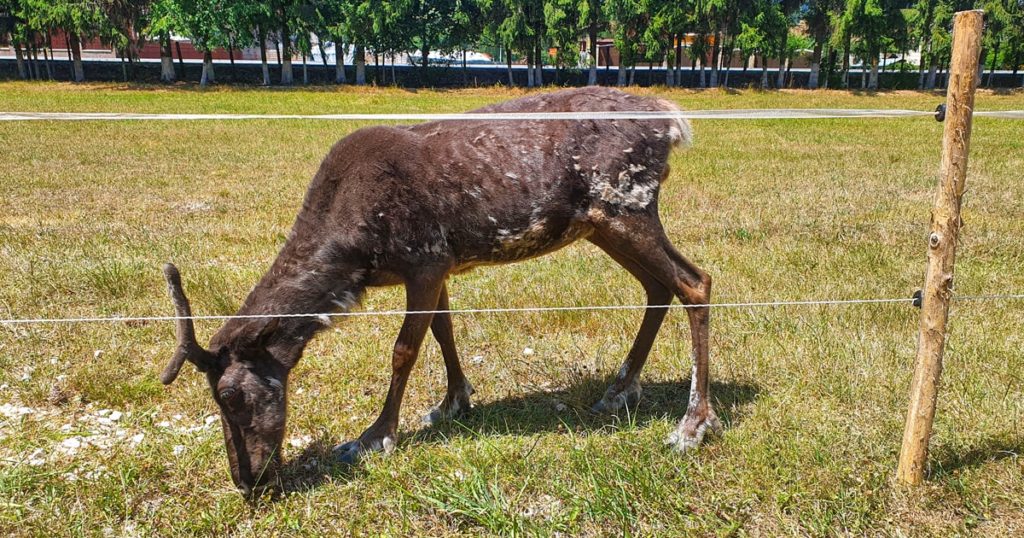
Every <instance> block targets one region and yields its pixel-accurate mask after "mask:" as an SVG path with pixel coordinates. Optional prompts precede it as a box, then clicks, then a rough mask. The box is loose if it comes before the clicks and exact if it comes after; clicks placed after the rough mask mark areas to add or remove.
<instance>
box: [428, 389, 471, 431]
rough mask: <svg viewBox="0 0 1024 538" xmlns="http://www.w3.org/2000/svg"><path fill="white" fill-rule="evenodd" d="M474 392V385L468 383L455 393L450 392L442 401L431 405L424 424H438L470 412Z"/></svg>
mask: <svg viewBox="0 0 1024 538" xmlns="http://www.w3.org/2000/svg"><path fill="white" fill-rule="evenodd" d="M473 392H474V391H473V387H471V386H469V384H468V383H467V384H466V387H465V388H464V389H463V390H462V391H460V392H456V393H454V394H453V393H451V392H449V393H448V394H447V395H445V397H444V399H443V400H441V402H440V403H438V404H437V405H435V406H434V407H431V408H430V411H428V412H427V414H426V415H424V416H423V425H424V426H436V425H437V424H440V423H442V422H446V421H449V420H452V419H454V418H457V417H460V416H462V415H464V414H466V413H468V412H469V410H470V409H472V408H473V405H472V404H471V403H470V400H469V397H470V396H471V395H472V394H473Z"/></svg>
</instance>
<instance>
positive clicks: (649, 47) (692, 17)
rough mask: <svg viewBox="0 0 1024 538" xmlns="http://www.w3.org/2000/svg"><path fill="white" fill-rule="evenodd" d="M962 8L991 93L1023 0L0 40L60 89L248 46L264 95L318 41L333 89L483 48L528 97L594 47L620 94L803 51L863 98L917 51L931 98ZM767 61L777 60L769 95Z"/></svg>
mask: <svg viewBox="0 0 1024 538" xmlns="http://www.w3.org/2000/svg"><path fill="white" fill-rule="evenodd" d="M972 8H978V9H984V10H985V12H986V27H985V35H984V58H983V62H984V66H985V70H986V71H987V78H986V79H984V83H985V84H989V85H991V84H993V83H994V81H995V79H996V75H995V71H996V70H999V69H1009V70H1013V71H1014V72H1015V73H1016V72H1017V71H1019V69H1020V67H1021V65H1022V63H1024V0H0V40H3V41H4V42H7V43H10V44H12V45H13V46H14V50H15V53H16V57H17V59H18V66H19V73H20V74H21V75H22V76H28V75H27V71H26V59H27V58H29V57H31V58H32V59H33V62H35V60H34V58H35V55H36V52H37V51H38V50H39V48H40V47H43V48H45V46H46V43H47V42H48V41H49V36H50V35H51V34H52V33H55V32H59V33H61V34H65V35H67V36H68V38H69V42H70V49H71V56H72V58H73V65H74V67H73V75H72V78H73V80H83V79H84V77H85V74H84V71H83V69H82V62H81V43H82V42H83V41H84V40H88V39H94V38H100V39H101V40H103V41H104V42H105V43H106V44H108V45H110V46H112V47H113V48H114V49H116V50H117V52H118V53H119V55H120V56H121V57H122V58H124V59H125V60H126V61H127V63H128V65H129V66H131V65H132V62H133V60H134V59H135V58H136V57H137V50H138V47H139V45H140V44H141V40H142V39H152V40H156V41H159V43H160V48H161V57H162V60H163V62H162V66H161V78H162V79H163V80H165V81H168V82H169V81H172V80H174V79H175V71H174V65H173V62H172V50H171V44H172V42H171V39H172V36H175V35H177V36H184V37H187V38H188V39H190V40H191V41H192V44H193V45H194V46H195V47H196V48H197V49H198V50H200V51H202V52H203V53H204V56H205V59H206V60H207V61H206V62H204V63H205V66H204V70H203V75H202V77H201V83H202V84H204V85H205V84H208V83H209V82H212V80H213V63H212V52H213V50H214V49H219V48H227V49H228V51H229V54H231V58H232V61H233V58H234V56H233V51H234V50H237V49H239V48H242V47H250V46H258V47H259V48H260V50H261V57H262V58H263V72H264V83H265V84H269V83H270V73H269V67H268V62H267V53H266V44H267V43H268V41H273V42H275V43H280V45H281V55H280V58H281V64H282V65H281V79H280V80H281V82H282V83H284V84H289V83H291V80H292V69H291V60H292V57H293V55H295V53H294V52H293V51H297V52H298V53H300V54H301V55H302V56H303V58H304V59H305V58H308V57H309V56H310V55H311V53H312V52H313V50H312V49H313V48H314V47H315V46H317V45H319V46H320V47H321V48H320V52H321V53H323V52H325V51H324V49H323V44H324V43H334V44H335V51H336V56H337V59H338V60H337V61H338V64H337V77H336V80H337V81H338V82H339V83H341V82H347V78H346V72H345V69H344V61H345V58H346V51H350V50H352V51H353V52H354V54H353V56H354V58H355V60H354V62H355V64H356V82H357V83H364V82H365V81H366V73H365V60H366V58H367V56H370V57H372V58H380V57H382V55H383V56H385V57H391V58H394V57H395V56H396V55H401V54H404V53H407V52H409V53H412V55H413V57H414V58H419V60H417V61H418V63H419V65H420V68H421V69H420V73H421V77H422V79H421V80H423V81H424V82H426V81H427V80H428V79H427V74H428V64H429V62H428V61H426V60H427V59H428V58H429V57H430V55H431V53H437V52H442V53H444V54H445V55H453V54H454V55H456V56H457V55H458V54H459V53H462V54H463V58H464V57H465V56H464V53H465V51H466V50H468V49H471V48H476V47H479V46H482V45H488V46H493V47H496V48H497V49H498V51H500V55H501V56H502V57H503V58H504V59H505V61H506V62H507V64H508V70H509V83H510V84H512V83H514V82H515V77H514V76H513V69H512V62H513V59H515V60H516V61H521V62H522V61H525V62H524V63H526V64H527V67H528V69H527V70H526V73H527V77H526V78H527V85H528V86H533V85H540V84H543V83H544V80H543V78H544V72H543V70H542V69H541V68H542V67H543V66H544V65H545V64H549V63H553V64H554V65H555V66H556V68H557V70H556V77H557V76H558V75H557V73H560V72H561V70H563V69H565V68H589V76H588V83H590V84H595V83H596V82H597V70H596V65H597V56H598V49H597V41H598V39H599V38H611V40H612V41H613V42H614V45H615V52H616V53H617V55H618V62H619V65H620V69H618V70H617V73H618V76H619V79H618V83H619V84H627V83H632V81H633V73H634V71H635V67H636V65H637V64H638V63H642V62H648V63H650V64H652V65H653V64H658V63H661V64H663V65H665V66H666V67H669V68H670V69H666V78H665V83H666V84H667V85H673V84H677V83H679V81H681V80H682V78H683V77H682V72H681V69H682V65H683V64H684V63H685V59H689V60H690V66H691V67H694V68H696V67H697V66H698V65H699V66H700V70H699V72H698V73H699V77H698V78H697V80H698V81H699V85H701V86H704V85H712V86H714V85H718V84H719V83H720V82H721V83H724V84H728V77H729V70H728V68H729V67H730V66H732V63H734V61H736V62H738V61H742V62H749V61H750V59H751V58H753V59H754V61H755V63H759V64H760V67H761V69H762V78H761V84H762V86H764V87H768V86H769V85H774V86H777V87H781V86H783V85H784V83H785V80H786V77H785V75H786V73H787V72H788V66H789V65H790V64H791V63H792V61H791V60H792V59H793V58H794V57H795V56H796V55H797V54H799V53H800V52H801V51H805V50H810V51H812V52H811V58H810V64H811V74H810V79H809V86H810V87H812V88H815V87H818V86H819V85H821V84H822V82H824V84H828V75H829V74H830V73H833V72H834V70H835V69H838V65H839V63H840V62H841V63H842V71H843V77H842V80H843V84H844V85H845V84H848V82H849V81H850V76H849V66H850V63H851V62H850V59H851V58H853V60H854V62H853V63H854V64H856V63H859V64H860V65H861V66H862V68H861V73H862V78H861V84H862V85H863V86H864V87H866V88H872V89H874V88H877V87H878V76H879V70H880V68H881V69H883V70H884V69H886V68H887V65H888V64H891V63H892V62H891V61H890V60H892V59H895V58H898V57H902V58H907V52H908V51H911V50H914V49H917V50H920V51H921V61H920V64H919V67H918V69H919V73H920V75H919V85H920V86H921V87H923V88H934V87H935V86H936V84H937V83H938V82H941V81H942V80H943V77H942V74H943V70H944V68H945V66H946V65H947V64H948V62H949V51H950V30H951V26H952V19H953V14H954V13H955V12H957V11H960V10H964V9H972ZM800 22H802V24H799V23H800ZM549 50H550V51H552V53H551V54H549ZM737 50H738V51H739V58H740V60H734V58H735V56H736V53H735V51H737ZM321 56H322V57H324V58H325V60H324V61H325V62H326V57H327V55H326V54H321ZM910 58H911V59H912V58H913V56H910ZM880 59H885V60H886V61H885V62H882V61H880ZM769 60H770V61H772V62H777V63H778V71H777V77H776V78H775V80H776V82H775V83H774V84H770V82H771V81H770V80H769V79H768V78H767V69H768V67H767V65H768V63H769ZM900 64H901V69H906V67H907V63H906V62H900ZM744 65H746V64H744ZM707 67H710V68H711V70H710V81H708V80H707V79H706V76H705V75H706V69H705V68H707ZM744 69H745V67H744ZM823 69H824V71H825V76H824V79H823V78H822V74H821V72H822V70H823ZM869 69H870V74H868V70H869ZM36 70H37V71H38V68H37V69H36ZM463 73H464V77H465V71H463ZM698 73H695V75H696V74H698ZM377 74H378V75H380V73H379V72H378V73H377ZM378 80H379V81H382V79H381V78H378ZM467 80H468V79H467ZM853 80H854V81H857V79H856V75H855V76H854V79H853ZM1022 82H1024V81H1022Z"/></svg>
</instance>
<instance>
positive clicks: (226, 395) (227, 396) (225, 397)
mask: <svg viewBox="0 0 1024 538" xmlns="http://www.w3.org/2000/svg"><path fill="white" fill-rule="evenodd" d="M236 394H238V390H237V389H233V388H229V389H224V390H222V391H220V399H221V401H222V402H229V401H231V400H232V399H233V398H234V397H235V395H236Z"/></svg>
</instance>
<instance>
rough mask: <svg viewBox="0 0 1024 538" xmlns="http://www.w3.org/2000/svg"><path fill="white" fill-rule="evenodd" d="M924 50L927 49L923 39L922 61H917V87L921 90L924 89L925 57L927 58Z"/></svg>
mask: <svg viewBox="0 0 1024 538" xmlns="http://www.w3.org/2000/svg"><path fill="white" fill-rule="evenodd" d="M924 50H925V49H924V42H923V41H922V43H921V61H920V62H918V63H917V89H919V90H923V89H924V59H925V51H924Z"/></svg>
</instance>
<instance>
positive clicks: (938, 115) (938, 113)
mask: <svg viewBox="0 0 1024 538" xmlns="http://www.w3.org/2000/svg"><path fill="white" fill-rule="evenodd" d="M945 120H946V105H944V104H942V105H939V106H937V107H935V121H937V122H940V123H941V122H943V121H945Z"/></svg>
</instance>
